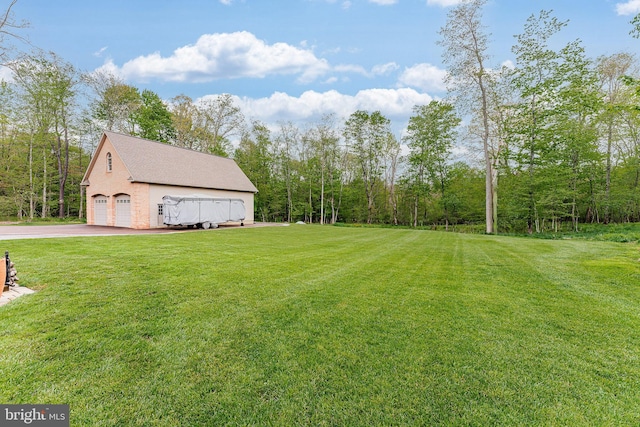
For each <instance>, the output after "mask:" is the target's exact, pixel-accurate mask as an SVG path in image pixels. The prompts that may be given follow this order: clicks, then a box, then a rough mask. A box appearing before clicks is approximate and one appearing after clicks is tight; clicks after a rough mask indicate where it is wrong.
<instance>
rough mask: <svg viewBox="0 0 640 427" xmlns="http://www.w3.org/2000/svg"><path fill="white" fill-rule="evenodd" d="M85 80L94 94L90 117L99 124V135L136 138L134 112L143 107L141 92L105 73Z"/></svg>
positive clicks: (98, 73)
mask: <svg viewBox="0 0 640 427" xmlns="http://www.w3.org/2000/svg"><path fill="white" fill-rule="evenodd" d="M83 80H84V82H85V84H87V85H88V86H89V87H90V88H91V89H92V90H93V93H94V98H93V100H92V102H91V107H90V108H91V117H92V118H93V119H94V120H96V121H97V122H98V125H99V128H100V131H103V130H109V131H114V132H120V133H125V134H129V135H135V134H136V122H135V118H134V117H135V112H136V111H137V110H138V109H139V108H140V107H141V106H142V97H141V96H140V91H139V90H138V89H137V88H136V87H134V86H130V85H128V84H125V83H124V82H123V81H122V79H120V78H119V77H117V76H115V75H113V74H109V73H104V72H93V73H90V74H85V75H84V76H83Z"/></svg>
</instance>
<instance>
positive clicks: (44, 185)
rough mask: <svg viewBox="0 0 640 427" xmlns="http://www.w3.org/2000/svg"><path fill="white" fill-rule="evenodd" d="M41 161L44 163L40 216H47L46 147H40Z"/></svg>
mask: <svg viewBox="0 0 640 427" xmlns="http://www.w3.org/2000/svg"><path fill="white" fill-rule="evenodd" d="M42 161H43V163H44V166H43V170H42V213H41V215H40V217H41V218H46V217H47V149H46V148H43V149H42Z"/></svg>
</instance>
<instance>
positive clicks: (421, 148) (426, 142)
mask: <svg viewBox="0 0 640 427" xmlns="http://www.w3.org/2000/svg"><path fill="white" fill-rule="evenodd" d="M413 112H414V114H413V115H412V116H411V117H410V118H409V125H408V126H407V135H406V136H405V138H404V139H405V142H406V143H407V146H408V147H409V155H408V159H407V160H408V163H409V168H408V174H409V176H408V178H409V182H411V183H412V184H413V185H414V187H415V188H416V194H415V202H414V203H415V204H414V206H415V208H414V224H413V225H414V226H417V216H418V215H417V212H418V205H419V198H420V197H421V196H422V197H424V196H426V192H427V189H428V188H429V187H430V186H433V187H434V188H435V189H437V191H438V192H439V194H440V200H441V202H442V206H443V210H444V217H445V224H446V227H447V229H448V227H449V209H448V208H449V206H448V203H447V194H446V191H447V185H448V170H449V168H450V164H449V159H450V155H451V148H452V147H453V144H454V142H455V140H456V137H457V132H456V128H457V127H458V125H459V124H460V118H459V117H458V116H457V115H456V113H455V111H454V108H453V106H452V105H451V104H447V103H445V102H440V101H431V102H430V103H429V104H427V105H420V106H415V107H414V109H413Z"/></svg>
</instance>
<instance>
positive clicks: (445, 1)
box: [427, 0, 464, 7]
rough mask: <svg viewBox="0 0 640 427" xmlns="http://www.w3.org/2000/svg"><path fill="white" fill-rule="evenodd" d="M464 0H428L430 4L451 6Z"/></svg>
mask: <svg viewBox="0 0 640 427" xmlns="http://www.w3.org/2000/svg"><path fill="white" fill-rule="evenodd" d="M463 1H464V0H427V5H429V6H440V7H449V6H456V5H459V4H460V3H462V2H463Z"/></svg>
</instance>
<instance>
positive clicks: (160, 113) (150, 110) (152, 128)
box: [133, 89, 176, 143]
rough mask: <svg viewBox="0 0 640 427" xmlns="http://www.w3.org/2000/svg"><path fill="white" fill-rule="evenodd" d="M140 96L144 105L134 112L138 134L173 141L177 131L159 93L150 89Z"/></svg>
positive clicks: (161, 140)
mask: <svg viewBox="0 0 640 427" xmlns="http://www.w3.org/2000/svg"><path fill="white" fill-rule="evenodd" d="M140 98H141V100H142V105H140V108H138V109H137V110H135V111H134V112H133V121H134V123H135V124H136V125H137V126H136V127H137V131H136V135H137V136H140V137H142V138H146V139H151V140H153V141H160V142H164V143H170V142H172V141H173V140H174V139H175V135H176V131H175V129H174V127H173V122H172V119H171V113H170V112H169V110H168V109H167V106H166V104H165V103H164V102H163V101H162V99H160V97H159V96H158V94H157V93H155V92H153V91H150V90H148V89H145V90H143V91H142V94H141V95H140Z"/></svg>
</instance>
